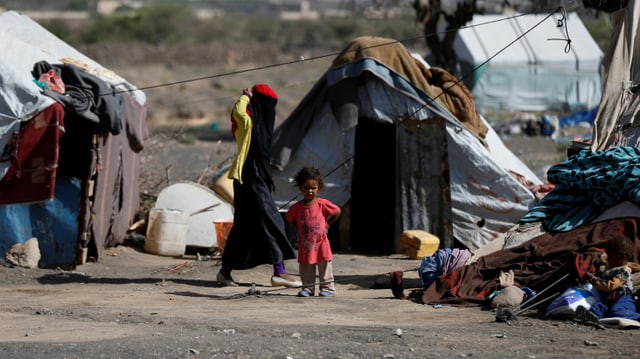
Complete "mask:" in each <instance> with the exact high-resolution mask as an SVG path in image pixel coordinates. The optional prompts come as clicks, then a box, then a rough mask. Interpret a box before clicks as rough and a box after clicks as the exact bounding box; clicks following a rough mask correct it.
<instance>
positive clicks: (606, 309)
mask: <svg viewBox="0 0 640 359" xmlns="http://www.w3.org/2000/svg"><path fill="white" fill-rule="evenodd" d="M604 249H605V253H606V255H607V269H606V270H605V271H604V272H602V273H601V274H600V275H599V276H596V275H594V274H591V273H589V274H587V275H586V279H587V280H588V281H589V283H591V284H593V286H594V287H595V289H597V290H598V292H599V293H600V299H601V301H599V302H597V303H595V304H593V305H592V306H591V308H590V311H589V313H585V311H584V309H582V310H581V312H582V313H581V314H583V315H585V314H588V315H591V316H592V318H593V319H595V320H598V319H601V318H607V317H621V318H627V319H633V320H638V319H639V318H640V314H638V313H637V312H636V302H635V300H634V299H633V296H632V292H633V283H632V281H631V268H630V263H629V262H628V261H629V258H631V257H632V256H633V249H634V244H633V242H632V241H631V239H630V238H628V237H626V236H624V235H617V236H615V237H612V238H611V239H609V240H608V241H607V242H606V243H605V245H604Z"/></svg>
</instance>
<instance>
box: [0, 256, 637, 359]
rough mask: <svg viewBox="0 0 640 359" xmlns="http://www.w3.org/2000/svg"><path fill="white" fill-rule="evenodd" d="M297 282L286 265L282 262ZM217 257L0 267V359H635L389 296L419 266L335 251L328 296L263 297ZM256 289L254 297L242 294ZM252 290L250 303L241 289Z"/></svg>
mask: <svg viewBox="0 0 640 359" xmlns="http://www.w3.org/2000/svg"><path fill="white" fill-rule="evenodd" d="M287 264H288V268H290V271H291V272H293V273H296V271H295V269H294V268H296V266H295V263H287ZM218 265H219V262H218V260H217V259H216V258H215V257H207V256H200V260H198V257H197V256H190V255H186V256H184V257H181V258H171V257H163V256H156V255H151V254H147V253H144V252H143V251H140V250H138V249H136V248H135V247H127V246H119V247H116V248H112V249H110V250H109V251H108V253H107V255H106V256H105V258H103V260H102V261H101V262H100V263H89V264H85V265H82V266H80V267H79V268H77V270H75V271H58V270H42V269H35V270H34V269H24V268H9V267H2V266H0V281H1V282H2V283H3V285H2V288H0V297H1V298H2V301H1V303H0V320H1V322H2V328H3V335H2V337H1V338H2V339H0V357H2V358H303V357H312V358H460V357H474V358H586V357H598V358H612V357H638V356H639V355H640V346H639V345H638V335H640V332H639V331H637V330H616V329H605V330H597V329H595V328H592V327H588V326H584V325H578V324H575V323H572V322H570V321H551V320H541V319H537V318H536V315H535V313H523V314H522V315H520V316H518V317H517V319H516V320H514V321H511V322H507V323H505V322H498V321H496V320H495V313H494V312H492V311H489V310H483V309H481V308H477V307H473V308H460V307H448V306H445V307H442V308H437V307H434V306H429V305H422V304H417V303H414V302H412V301H409V300H399V299H395V298H393V296H392V294H391V291H390V290H389V289H388V288H387V287H386V286H385V284H386V279H387V275H386V273H388V272H390V271H395V270H403V271H406V272H405V288H406V292H407V293H408V292H409V291H410V289H411V288H417V287H419V281H418V280H417V272H416V271H415V268H417V266H418V265H419V261H417V260H413V259H407V258H405V257H402V256H385V257H380V256H365V255H354V254H341V253H338V254H337V255H336V259H335V264H334V267H335V274H336V281H337V296H336V297H334V298H321V297H313V298H299V297H296V289H291V288H283V287H271V286H269V277H270V274H271V268H269V267H268V266H261V267H258V268H255V269H252V270H247V271H235V272H234V276H235V279H236V280H237V281H238V282H240V283H241V286H240V287H218V286H217V285H216V283H215V282H214V280H213V278H214V276H215V273H216V271H217V269H218ZM252 284H255V287H254V288H253V287H252ZM252 288H253V289H255V291H257V292H256V293H255V294H250V293H252V292H251V290H252Z"/></svg>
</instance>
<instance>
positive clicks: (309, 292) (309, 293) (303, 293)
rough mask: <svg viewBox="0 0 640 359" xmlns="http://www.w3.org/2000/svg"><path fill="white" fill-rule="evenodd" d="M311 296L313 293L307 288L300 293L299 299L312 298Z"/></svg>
mask: <svg viewBox="0 0 640 359" xmlns="http://www.w3.org/2000/svg"><path fill="white" fill-rule="evenodd" d="M310 296H311V291H310V290H309V289H307V288H304V289H302V290H301V291H299V292H298V297H305V298H306V297H310Z"/></svg>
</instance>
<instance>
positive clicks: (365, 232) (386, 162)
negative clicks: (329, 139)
mask: <svg viewBox="0 0 640 359" xmlns="http://www.w3.org/2000/svg"><path fill="white" fill-rule="evenodd" d="M355 137H356V140H355V159H354V165H353V179H352V186H351V208H350V212H351V218H350V220H351V223H350V228H351V230H350V238H349V242H350V247H351V250H352V251H358V252H375V253H384V254H390V253H393V250H394V243H395V239H394V237H395V207H396V206H395V203H396V201H395V194H396V191H395V188H396V160H395V156H396V126H394V125H391V124H382V123H378V122H374V121H371V120H370V119H364V118H360V119H359V120H358V125H357V126H356V136H355Z"/></svg>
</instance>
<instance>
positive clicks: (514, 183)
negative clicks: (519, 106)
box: [272, 37, 541, 253]
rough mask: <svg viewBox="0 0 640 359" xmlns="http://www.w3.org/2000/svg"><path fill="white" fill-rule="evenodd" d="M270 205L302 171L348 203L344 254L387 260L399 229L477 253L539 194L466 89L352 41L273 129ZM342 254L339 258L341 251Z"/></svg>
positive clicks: (379, 45) (398, 52) (384, 42)
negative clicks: (375, 254) (310, 171)
mask: <svg viewBox="0 0 640 359" xmlns="http://www.w3.org/2000/svg"><path fill="white" fill-rule="evenodd" d="M272 165H273V166H274V168H275V170H274V173H273V174H274V177H275V178H274V181H275V183H276V191H275V194H274V196H275V199H276V201H277V203H278V205H279V207H280V208H281V209H282V210H286V208H288V206H289V205H290V204H291V203H292V201H293V200H294V199H296V198H298V197H297V195H298V191H297V189H296V188H294V186H293V184H292V183H291V178H292V177H293V176H294V175H295V173H296V172H297V171H298V170H299V169H300V168H301V167H303V166H315V167H317V168H318V169H320V171H322V172H323V173H324V174H325V175H326V179H327V187H328V188H327V189H326V190H325V191H324V193H322V194H321V195H322V196H324V197H326V198H328V199H329V200H331V201H333V202H335V203H336V204H338V205H340V206H345V205H347V204H349V208H350V209H349V212H350V215H349V214H346V213H345V215H344V216H343V218H342V219H341V221H348V223H349V226H348V228H349V234H348V237H349V238H340V242H341V243H347V242H348V247H349V249H351V250H358V251H359V250H362V251H380V252H387V253H389V252H393V251H394V250H395V248H396V247H395V246H396V245H397V241H398V238H399V236H400V234H401V233H402V232H403V231H405V230H410V229H422V230H426V231H428V232H431V233H433V234H434V235H436V236H438V237H439V238H440V240H441V245H442V246H447V247H453V242H454V239H455V240H458V241H459V242H460V243H462V244H464V245H465V246H467V247H469V248H472V249H473V248H478V247H481V246H483V245H485V244H486V243H488V242H490V241H491V240H492V239H494V238H496V237H497V236H499V235H500V234H501V233H504V232H505V231H506V230H507V229H509V228H510V227H511V226H513V224H514V223H516V222H517V220H518V219H519V218H520V217H522V215H524V214H525V213H526V212H527V211H528V206H529V204H530V203H531V202H532V201H534V194H533V193H532V191H531V187H532V186H535V185H539V184H541V181H540V179H538V178H537V177H536V175H535V174H534V173H532V171H530V169H529V168H528V167H527V166H526V165H524V164H523V163H522V162H521V161H520V159H518V158H517V157H516V156H515V155H514V154H513V153H512V152H511V151H510V150H509V149H507V148H506V147H505V146H504V144H503V143H502V141H501V140H500V139H499V137H498V136H497V134H496V133H495V131H494V130H493V129H492V128H491V127H490V126H489V125H488V124H487V122H486V121H485V120H484V119H483V118H482V117H481V116H480V115H479V114H478V113H477V111H476V110H475V107H474V104H473V98H472V97H471V95H470V93H469V91H468V89H467V88H466V87H464V86H461V85H459V84H458V83H457V80H456V79H455V78H454V77H453V76H452V75H451V74H449V73H448V72H446V71H444V70H442V69H438V68H430V67H429V66H428V65H427V64H426V63H424V61H423V60H422V59H421V58H420V57H419V56H415V55H412V54H411V53H410V52H409V51H408V50H407V49H406V48H405V47H404V46H403V45H402V44H401V43H399V42H397V41H395V40H393V39H384V38H376V37H362V38H357V39H355V40H354V41H353V42H352V43H351V44H349V45H348V46H347V47H346V48H345V49H344V50H343V51H342V53H341V54H340V55H339V56H337V57H336V58H335V59H334V61H333V63H332V66H331V67H330V68H329V69H328V71H327V72H326V73H325V74H324V75H323V76H322V77H321V78H320V79H319V81H318V82H317V83H316V84H315V86H314V87H313V88H312V89H311V91H310V92H309V93H308V94H307V95H306V96H305V98H304V99H303V100H302V101H301V103H300V104H299V105H298V106H297V108H296V109H295V110H294V111H293V112H292V113H291V115H290V116H289V117H288V118H286V119H285V120H284V121H283V123H282V124H281V125H280V126H279V127H278V128H277V129H276V133H275V136H274V146H273V149H272ZM345 249H346V248H345Z"/></svg>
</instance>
